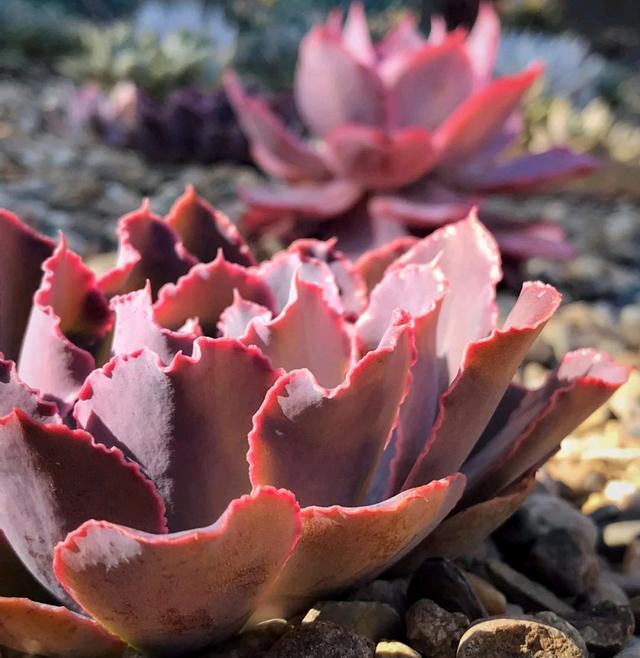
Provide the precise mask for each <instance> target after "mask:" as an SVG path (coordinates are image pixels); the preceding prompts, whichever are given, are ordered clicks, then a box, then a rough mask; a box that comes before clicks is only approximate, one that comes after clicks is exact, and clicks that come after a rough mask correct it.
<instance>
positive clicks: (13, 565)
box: [0, 531, 54, 646]
mask: <svg viewBox="0 0 640 658" xmlns="http://www.w3.org/2000/svg"><path fill="white" fill-rule="evenodd" d="M2 597H9V598H13V597H20V598H28V599H31V600H32V601H41V602H49V603H53V601H54V599H53V597H52V596H51V594H49V592H48V591H47V590H46V589H45V588H44V587H43V586H42V585H41V584H40V583H39V582H38V581H37V580H36V579H35V578H34V577H33V574H32V573H31V572H30V571H29V570H28V569H27V568H26V567H25V566H24V564H22V562H21V561H20V558H19V557H18V556H17V555H16V552H15V551H14V550H13V548H12V547H11V544H10V543H9V541H8V539H7V538H6V537H5V536H4V533H2V532H1V531H0V601H1V600H2ZM1 625H2V622H1V621H0V628H1ZM0 646H2V641H1V640H0Z"/></svg>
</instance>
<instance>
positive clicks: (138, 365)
mask: <svg viewBox="0 0 640 658" xmlns="http://www.w3.org/2000/svg"><path fill="white" fill-rule="evenodd" d="M278 374H279V373H278V372H276V371H274V370H273V369H272V368H271V366H270V365H269V362H268V361H267V359H266V358H265V357H263V356H262V355H261V354H260V353H259V352H258V351H257V350H256V349H255V348H250V347H249V348H247V347H244V346H243V345H241V344H240V343H238V342H237V341H235V340H226V339H218V340H215V339H211V338H199V339H197V340H196V342H195V343H194V347H193V357H187V356H184V355H182V354H179V355H177V356H176V357H175V359H174V360H173V361H172V362H171V364H170V365H169V366H168V367H163V365H162V363H161V362H160V361H159V360H158V357H157V356H156V355H155V354H154V353H153V352H150V351H148V350H146V349H145V350H142V351H141V352H138V353H135V354H132V355H130V356H128V357H126V356H122V357H115V358H114V359H112V360H111V361H110V362H109V363H108V364H107V365H106V366H105V367H104V368H103V369H102V370H96V371H95V372H94V373H92V374H91V376H90V377H89V378H88V379H87V382H86V384H85V386H84V387H83V389H82V391H81V393H80V400H79V401H78V403H77V404H76V407H75V416H76V419H77V421H78V424H79V425H80V426H82V427H84V428H85V429H86V430H88V431H89V432H91V433H92V434H93V436H94V437H95V439H96V441H99V442H101V443H104V444H105V445H107V446H112V445H116V446H119V447H121V448H122V449H123V450H124V451H125V452H126V454H128V455H129V456H131V457H132V458H134V459H135V460H136V461H137V462H138V463H139V464H140V465H141V466H142V467H143V468H144V471H145V473H146V474H147V475H148V476H149V477H150V478H151V480H152V481H153V482H154V484H155V485H156V488H157V489H158V491H159V493H160V495H161V496H162V498H163V500H164V502H165V507H166V510H167V518H168V525H169V528H170V529H171V530H172V531H178V530H185V529H188V528H197V527H200V526H205V525H209V524H210V523H212V522H213V520H214V519H216V518H217V517H218V516H219V515H220V513H221V512H222V511H223V510H224V508H225V507H226V506H227V504H228V503H229V501H230V500H232V499H233V498H236V497H237V496H240V495H242V494H244V493H247V492H248V491H250V490H251V485H250V483H249V469H248V465H247V459H246V455H247V450H248V449H249V444H248V442H247V435H248V434H249V431H250V430H251V424H252V423H251V421H252V417H253V414H254V413H256V411H257V410H258V408H259V407H260V404H261V403H262V401H263V399H264V396H265V395H266V393H267V391H268V390H269V388H270V387H271V385H272V384H273V383H274V381H275V380H276V378H277V376H278Z"/></svg>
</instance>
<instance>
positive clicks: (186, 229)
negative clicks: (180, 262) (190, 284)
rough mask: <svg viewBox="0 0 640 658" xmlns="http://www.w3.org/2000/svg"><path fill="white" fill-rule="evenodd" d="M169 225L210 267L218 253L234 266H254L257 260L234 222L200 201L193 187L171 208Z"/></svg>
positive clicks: (197, 256)
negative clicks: (234, 264)
mask: <svg viewBox="0 0 640 658" xmlns="http://www.w3.org/2000/svg"><path fill="white" fill-rule="evenodd" d="M166 222H167V224H169V226H170V227H171V228H172V229H173V230H174V231H175V232H176V233H177V234H178V236H180V240H181V241H182V244H183V245H184V246H185V249H187V251H188V252H189V253H190V254H193V255H194V256H195V257H196V258H197V259H198V260H199V261H201V262H203V263H208V262H209V261H210V260H213V259H214V258H215V257H216V256H217V255H218V250H219V249H222V253H223V254H224V257H225V259H226V260H228V261H229V262H231V263H238V264H239V265H244V266H249V265H255V262H256V261H255V259H254V257H253V255H252V253H251V251H250V249H249V247H248V246H247V245H246V243H245V241H244V240H243V239H242V236H241V235H240V233H239V232H238V229H237V228H236V227H235V226H234V225H233V223H232V222H231V220H230V219H229V218H228V217H227V216H226V215H224V214H223V213H222V212H220V211H219V210H216V209H215V208H214V207H213V206H212V205H210V204H208V203H207V202H206V201H205V200H204V199H203V198H202V197H200V196H199V195H198V194H197V193H196V191H195V188H194V187H193V185H188V186H187V189H186V190H185V193H184V194H183V195H182V196H181V197H180V198H179V199H177V200H176V202H175V203H174V204H173V206H171V210H169V214H168V215H167V217H166Z"/></svg>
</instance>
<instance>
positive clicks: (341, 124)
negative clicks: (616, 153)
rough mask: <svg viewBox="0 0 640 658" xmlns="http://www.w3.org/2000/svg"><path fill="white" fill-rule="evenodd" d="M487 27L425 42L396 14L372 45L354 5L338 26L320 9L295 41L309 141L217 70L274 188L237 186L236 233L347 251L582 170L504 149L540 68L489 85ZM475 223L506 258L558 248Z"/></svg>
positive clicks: (492, 31) (544, 227)
mask: <svg viewBox="0 0 640 658" xmlns="http://www.w3.org/2000/svg"><path fill="white" fill-rule="evenodd" d="M499 29H500V26H499V22H498V18H497V16H496V14H495V12H494V10H493V9H492V7H491V5H490V4H488V3H483V4H482V5H481V7H480V12H479V15H478V18H477V21H476V23H475V25H474V27H473V29H472V30H471V32H470V33H469V34H468V35H467V34H466V33H465V32H464V31H462V30H456V31H454V32H451V33H446V31H445V29H444V26H443V23H442V21H440V20H437V19H436V20H435V21H434V23H433V27H432V30H431V34H430V36H429V39H425V38H424V37H423V35H422V34H420V33H419V32H418V31H417V29H416V27H415V23H414V21H413V20H412V19H411V17H406V18H405V19H404V20H403V21H401V22H400V23H399V24H398V25H397V27H396V28H395V29H394V30H392V31H391V32H390V33H389V34H388V35H387V36H386V38H384V39H383V40H381V41H379V42H377V43H375V44H374V43H372V41H371V39H370V35H369V31H368V26H367V22H366V17H365V14H364V9H363V5H362V4H361V3H357V2H355V3H353V4H352V5H351V8H350V11H349V14H348V18H347V21H346V24H345V25H344V27H343V25H342V17H341V15H340V14H339V13H336V12H333V13H331V14H330V15H329V17H328V18H327V20H326V22H325V23H323V24H320V25H317V26H316V27H314V28H313V29H312V30H311V32H309V34H308V35H307V36H306V37H305V38H304V40H303V42H302V44H301V46H300V52H299V58H298V65H297V70H296V76H295V99H296V103H297V107H298V110H299V112H300V115H301V118H302V119H303V121H304V122H305V123H306V125H307V126H308V128H309V129H310V131H311V132H312V134H313V135H314V137H313V139H311V140H310V141H309V142H305V141H303V140H301V139H299V138H298V137H297V136H296V135H293V134H291V133H290V132H289V131H288V130H287V129H286V127H285V126H284V124H283V123H282V122H281V121H280V120H279V119H278V117H277V116H275V115H274V114H273V113H272V112H270V111H269V109H268V108H267V107H266V105H265V104H264V103H263V102H262V101H261V100H260V99H259V98H257V97H254V96H252V95H250V94H248V93H247V92H246V90H245V89H244V88H243V87H242V85H241V84H240V82H239V80H238V77H237V76H236V75H234V74H233V73H229V74H228V75H227V77H226V89H227V92H228V94H229V97H230V99H231V101H232V103H233V105H234V107H235V109H236V111H237V113H238V116H239V120H240V122H241V125H242V127H243V128H244V130H245V132H246V134H247V136H248V138H249V140H250V142H251V148H252V154H253V157H254V159H255V160H256V162H257V163H258V164H259V165H260V167H262V169H263V170H264V171H265V172H266V173H268V174H270V175H272V176H274V177H276V178H280V179H284V181H285V184H283V185H281V186H273V187H266V188H261V189H253V190H248V191H245V193H244V195H245V199H246V201H247V202H248V204H249V206H250V208H249V211H248V213H247V216H246V222H247V226H248V228H250V229H252V230H260V229H264V228H266V227H267V226H269V225H273V224H279V225H280V226H285V227H287V226H291V225H292V224H294V226H295V231H297V232H298V234H299V233H307V234H310V233H311V234H314V232H318V234H319V235H323V234H325V233H327V234H329V235H332V234H336V235H338V236H339V239H340V243H339V244H340V245H341V247H342V248H343V249H345V250H348V251H350V252H356V253H357V252H361V251H362V250H363V249H365V248H366V247H368V246H371V245H377V244H381V243H384V242H386V241H388V240H389V239H391V238H393V237H400V236H402V235H403V234H407V233H408V231H409V229H410V230H412V231H414V232H418V233H422V234H424V232H427V231H430V230H433V228H434V227H437V226H440V225H442V224H444V223H446V222H450V221H453V220H456V219H460V218H461V217H463V216H465V215H466V214H467V213H468V212H469V209H470V207H472V206H473V205H474V204H476V203H477V202H478V200H479V199H482V198H483V197H484V196H485V195H486V194H488V193H490V192H494V191H512V190H522V189H528V188H530V187H532V186H534V185H537V184H540V183H542V182H547V181H550V180H556V179H558V178H563V177H568V176H573V175H576V174H578V173H585V172H590V171H591V170H592V169H593V168H594V166H595V163H594V160H593V159H592V158H591V157H589V156H587V155H580V154H574V153H572V152H571V151H569V150H568V149H565V148H554V149H551V150H549V151H546V152H543V153H526V154H522V155H515V156H513V155H512V154H510V150H509V147H510V146H511V145H513V143H514V140H515V138H516V137H517V136H518V135H519V133H520V125H521V124H520V116H519V112H518V107H519V104H520V101H521V99H522V98H523V96H524V94H525V93H526V92H527V90H528V89H529V88H530V87H531V85H532V84H533V83H534V82H535V80H536V79H537V78H538V77H539V76H540V74H541V73H542V67H541V66H539V65H537V64H533V65H531V66H530V67H529V68H528V69H526V70H525V71H524V72H522V73H520V74H518V75H514V76H509V77H504V78H500V79H497V80H495V81H491V73H492V70H493V65H494V59H495V53H496V50H497V47H498V40H499ZM486 220H487V222H490V223H489V226H490V228H492V229H493V230H494V234H495V236H496V238H497V239H498V242H499V244H500V245H501V247H502V249H503V252H504V253H505V255H508V256H527V255H534V254H536V255H543V256H556V257H562V256H567V255H568V254H570V253H571V249H570V248H568V245H566V244H565V243H563V242H562V241H561V240H559V239H558V235H557V234H558V231H559V227H558V228H556V229H554V228H553V227H551V228H550V227H549V225H548V224H541V225H540V226H537V225H535V224H534V225H526V224H523V223H521V222H517V221H511V220H509V219H508V218H507V219H505V218H501V219H499V221H496V219H495V218H492V217H486ZM285 230H286V228H285Z"/></svg>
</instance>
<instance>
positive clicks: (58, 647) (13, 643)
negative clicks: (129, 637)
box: [0, 598, 126, 658]
mask: <svg viewBox="0 0 640 658" xmlns="http://www.w3.org/2000/svg"><path fill="white" fill-rule="evenodd" d="M0 645H2V646H5V647H8V648H9V649H13V650H15V651H20V652H24V653H25V654H26V655H29V656H33V655H38V656H40V655H42V656H49V657H50V658H119V657H120V656H122V654H123V652H124V650H125V648H126V646H125V644H124V642H122V641H121V640H119V639H118V638H117V637H114V636H113V635H111V634H110V633H108V632H107V631H106V630H105V629H104V628H103V627H102V626H100V624H98V623H97V622H95V621H93V620H92V619H89V618H88V617H85V616H84V615H79V614H77V613H75V612H72V611H71V610H69V609H67V608H64V607H61V606H53V605H46V604H44V603H36V602H34V601H30V600H29V599H22V598H0Z"/></svg>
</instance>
